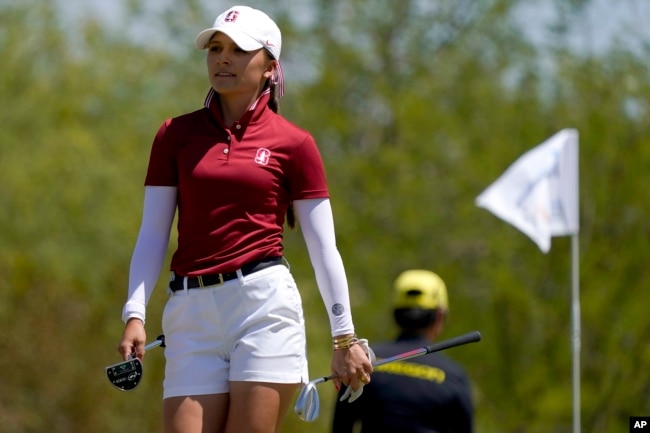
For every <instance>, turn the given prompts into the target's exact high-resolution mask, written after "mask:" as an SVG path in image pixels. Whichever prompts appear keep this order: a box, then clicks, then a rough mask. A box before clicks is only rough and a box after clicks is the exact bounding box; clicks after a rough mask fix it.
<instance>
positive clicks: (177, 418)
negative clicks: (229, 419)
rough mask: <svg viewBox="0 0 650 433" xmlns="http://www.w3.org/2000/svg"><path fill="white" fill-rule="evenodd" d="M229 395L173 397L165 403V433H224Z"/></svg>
mask: <svg viewBox="0 0 650 433" xmlns="http://www.w3.org/2000/svg"><path fill="white" fill-rule="evenodd" d="M229 400H230V399H229V396H228V394H210V395H196V396H188V397H171V398H167V399H165V401H164V402H163V421H164V425H165V433H203V432H210V433H223V432H224V430H225V426H226V416H227V414H228V406H229Z"/></svg>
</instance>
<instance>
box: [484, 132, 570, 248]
mask: <svg viewBox="0 0 650 433" xmlns="http://www.w3.org/2000/svg"><path fill="white" fill-rule="evenodd" d="M476 205H477V206H479V207H482V208H485V209H487V210H489V211H490V212H492V213H493V214H494V215H496V216H498V217H499V218H501V219H502V220H504V221H506V222H508V223H510V224H511V225H513V226H515V227H516V228H517V229H519V230H521V231H522V232H523V233H525V234H526V235H528V237H530V238H531V239H532V240H533V242H535V243H536V244H537V246H538V247H539V248H540V249H541V250H542V251H543V252H544V253H547V252H548V251H549V250H550V248H551V236H564V235H570V234H577V233H578V231H579V226H578V132H577V131H576V130H575V129H563V130H561V131H560V132H558V133H557V134H555V135H553V136H552V137H551V138H549V139H548V140H546V141H545V142H543V143H542V144H540V145H539V146H537V147H535V148H533V149H531V150H529V151H528V152H526V153H524V154H523V155H522V156H520V157H519V158H518V159H517V160H516V161H515V162H514V163H513V164H512V165H511V166H510V167H508V169H507V170H506V171H505V172H504V173H503V174H502V175H501V176H500V177H499V178H498V179H497V180H496V181H495V182H494V183H493V184H491V185H490V186H489V187H487V188H486V189H485V191H483V192H482V193H481V194H480V195H479V196H478V197H477V198H476Z"/></svg>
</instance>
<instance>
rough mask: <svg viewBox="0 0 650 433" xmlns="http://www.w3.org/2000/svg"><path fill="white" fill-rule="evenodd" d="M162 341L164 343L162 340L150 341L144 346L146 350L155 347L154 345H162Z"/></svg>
mask: <svg viewBox="0 0 650 433" xmlns="http://www.w3.org/2000/svg"><path fill="white" fill-rule="evenodd" d="M162 343H163V342H162V340H155V341H152V342H151V343H149V344H147V345H146V346H144V350H149V349H153V348H154V347H158V346H160V345H161V344H162Z"/></svg>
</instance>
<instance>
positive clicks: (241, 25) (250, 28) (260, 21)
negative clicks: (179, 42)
mask: <svg viewBox="0 0 650 433" xmlns="http://www.w3.org/2000/svg"><path fill="white" fill-rule="evenodd" d="M215 32H222V33H224V34H225V35H227V36H228V37H229V38H230V39H232V40H233V41H234V42H235V43H236V44H237V45H238V46H239V48H241V49H242V50H244V51H254V50H259V49H260V48H265V49H266V50H267V51H268V52H270V53H271V55H272V56H273V58H274V59H275V60H280V50H281V49H282V35H281V34H280V29H279V28H278V26H277V24H275V22H274V21H273V20H272V19H271V18H269V16H268V15H266V14H265V13H264V12H262V11H260V10H257V9H253V8H251V7H248V6H233V7H231V8H230V9H228V10H227V11H225V12H224V13H222V14H221V15H219V16H218V17H217V19H216V20H215V21H214V24H213V25H212V27H210V28H209V29H205V30H203V31H202V32H201V33H199V34H198V35H197V36H196V39H195V40H194V45H195V46H196V48H198V49H199V50H204V49H205V48H207V45H208V42H210V38H212V35H214V34H215Z"/></svg>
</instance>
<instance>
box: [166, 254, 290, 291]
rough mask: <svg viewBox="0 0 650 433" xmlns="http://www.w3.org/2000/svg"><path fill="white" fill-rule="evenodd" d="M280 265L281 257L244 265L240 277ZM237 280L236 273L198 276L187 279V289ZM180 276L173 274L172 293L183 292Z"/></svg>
mask: <svg viewBox="0 0 650 433" xmlns="http://www.w3.org/2000/svg"><path fill="white" fill-rule="evenodd" d="M279 264H282V257H269V258H266V259H262V260H257V261H254V262H250V263H246V264H245V265H243V266H242V267H241V273H242V275H244V276H246V275H249V274H252V273H253V272H257V271H261V270H262V269H266V268H268V267H271V266H275V265H279ZM235 278H237V272H224V273H223V274H210V275H199V276H198V277H187V288H188V289H195V288H197V287H207V286H217V285H219V284H223V283H225V282H226V281H230V280H234V279H235ZM183 279H184V277H183V276H182V275H177V274H176V273H174V279H173V280H171V281H170V282H169V289H170V290H171V291H172V292H177V291H179V290H183Z"/></svg>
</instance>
